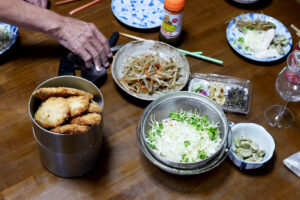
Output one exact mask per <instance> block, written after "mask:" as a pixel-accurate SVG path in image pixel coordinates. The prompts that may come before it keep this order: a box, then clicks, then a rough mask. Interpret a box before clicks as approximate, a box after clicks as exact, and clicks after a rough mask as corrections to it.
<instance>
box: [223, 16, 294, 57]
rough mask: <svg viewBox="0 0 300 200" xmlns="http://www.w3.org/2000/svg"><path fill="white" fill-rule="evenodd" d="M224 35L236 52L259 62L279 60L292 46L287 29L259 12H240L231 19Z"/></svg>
mask: <svg viewBox="0 0 300 200" xmlns="http://www.w3.org/2000/svg"><path fill="white" fill-rule="evenodd" d="M226 37H227V40H228V42H229V44H230V46H231V47H232V48H233V49H234V50H235V51H236V52H237V53H239V54H240V55H242V56H244V57H246V58H248V59H251V60H255V61H260V62H271V61H275V60H279V59H281V58H283V57H284V56H286V55H287V54H288V52H289V51H290V50H291V48H292V36H291V34H290V32H289V31H288V29H287V28H286V27H285V26H284V25H283V24H282V23H281V22H280V21H278V20H276V19H274V18H273V17H270V16H268V15H264V14H259V13H247V14H242V15H239V16H237V17H235V18H234V19H232V20H231V21H230V22H229V24H228V26H227V30H226Z"/></svg>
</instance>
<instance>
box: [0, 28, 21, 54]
mask: <svg viewBox="0 0 300 200" xmlns="http://www.w3.org/2000/svg"><path fill="white" fill-rule="evenodd" d="M17 37H18V27H16V26H12V25H9V24H5V23H1V22H0V55H1V54H3V53H4V52H5V51H7V50H8V49H9V48H10V47H11V46H12V45H13V44H14V43H15V41H16V40H17Z"/></svg>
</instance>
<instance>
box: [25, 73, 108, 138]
mask: <svg viewBox="0 0 300 200" xmlns="http://www.w3.org/2000/svg"><path fill="white" fill-rule="evenodd" d="M62 78H74V79H81V80H82V81H86V82H88V83H90V84H91V85H92V86H94V87H95V88H96V89H97V91H98V93H99V94H100V96H101V99H102V102H103V104H102V105H103V109H104V98H103V95H102V93H101V92H100V90H99V88H98V87H97V86H96V85H95V84H93V83H92V82H91V81H89V80H87V79H84V78H81V77H78V76H68V75H66V76H57V77H53V78H50V79H47V80H46V81H44V82H42V83H40V84H39V85H38V86H37V87H36V88H35V89H34V91H33V92H35V91H36V90H38V89H39V88H41V87H43V85H44V84H46V83H48V82H49V81H52V80H55V79H62ZM62 87H63V86H62ZM33 92H32V93H33ZM32 93H31V95H30V99H29V102H28V111H29V116H30V119H31V121H32V122H33V123H34V125H36V126H37V127H38V128H40V129H41V130H43V131H45V132H46V133H48V134H51V135H55V136H58V137H74V136H75V135H71V134H58V133H54V132H51V131H50V130H47V129H45V128H43V127H42V126H40V125H39V124H38V123H36V121H35V119H34V117H33V115H32V114H31V112H30V104H31V102H32V99H33V98H36V97H33V96H32ZM89 133H90V131H88V132H87V133H85V134H89Z"/></svg>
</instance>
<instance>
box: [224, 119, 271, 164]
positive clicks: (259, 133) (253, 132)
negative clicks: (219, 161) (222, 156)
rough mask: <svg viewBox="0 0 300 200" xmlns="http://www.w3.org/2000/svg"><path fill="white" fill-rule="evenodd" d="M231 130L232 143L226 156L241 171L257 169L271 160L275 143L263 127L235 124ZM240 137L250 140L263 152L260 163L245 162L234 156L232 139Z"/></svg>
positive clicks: (250, 124) (252, 124)
mask: <svg viewBox="0 0 300 200" xmlns="http://www.w3.org/2000/svg"><path fill="white" fill-rule="evenodd" d="M231 129H232V142H231V148H230V151H229V154H228V156H229V158H230V160H231V161H232V162H233V163H234V164H235V165H236V166H237V167H239V168H240V169H241V170H245V169H256V168H259V167H261V166H263V165H264V164H265V163H267V162H268V161H269V160H270V159H271V158H272V156H273V153H274V151H275V142H274V139H273V137H272V136H271V135H270V134H269V133H268V132H267V131H266V129H265V128H264V127H262V126H260V125H258V124H255V123H238V124H235V125H234V126H233V127H232V128H231ZM242 136H246V137H248V138H250V139H251V140H252V141H253V142H255V143H257V144H258V146H259V149H260V150H264V151H265V156H264V158H263V160H262V161H261V162H246V161H244V160H241V159H240V158H238V156H236V154H235V153H234V150H235V144H234V138H235V137H242Z"/></svg>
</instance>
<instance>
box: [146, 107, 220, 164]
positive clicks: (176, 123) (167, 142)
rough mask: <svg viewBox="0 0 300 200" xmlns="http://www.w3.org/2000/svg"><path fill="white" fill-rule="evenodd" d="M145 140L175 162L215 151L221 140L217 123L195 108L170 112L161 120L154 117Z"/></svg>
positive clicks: (199, 158) (208, 154)
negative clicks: (193, 110) (187, 110)
mask: <svg viewBox="0 0 300 200" xmlns="http://www.w3.org/2000/svg"><path fill="white" fill-rule="evenodd" d="M151 121H152V122H151V124H150V125H151V129H150V130H149V131H148V132H147V136H146V141H147V143H148V145H149V147H150V148H151V149H153V150H154V151H156V152H157V153H158V154H159V155H160V156H162V157H164V158H165V159H167V160H170V161H173V162H181V163H184V162H196V161H199V160H203V159H205V158H207V157H210V156H211V155H213V154H214V153H215V152H216V151H217V150H218V147H219V145H220V143H221V139H220V136H219V129H218V126H217V124H216V123H214V122H212V121H210V120H208V119H207V116H205V115H204V116H200V115H199V114H197V113H196V112H185V111H181V112H170V114H169V118H167V119H163V120H162V121H161V122H158V121H156V120H155V119H152V120H151Z"/></svg>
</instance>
